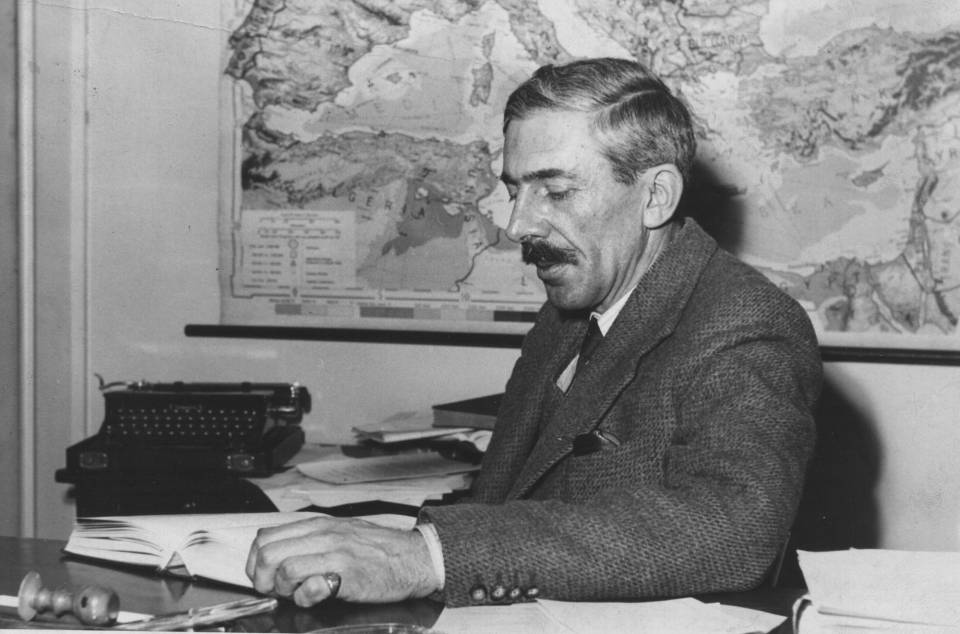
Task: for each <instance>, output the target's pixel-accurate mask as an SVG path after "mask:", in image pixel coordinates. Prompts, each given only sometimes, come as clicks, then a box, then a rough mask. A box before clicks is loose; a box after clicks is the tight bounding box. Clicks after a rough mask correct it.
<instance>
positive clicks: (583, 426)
mask: <svg viewBox="0 0 960 634" xmlns="http://www.w3.org/2000/svg"><path fill="white" fill-rule="evenodd" d="M715 250H716V242H714V241H713V239H712V238H710V237H709V236H707V235H706V234H705V233H704V232H703V230H702V229H700V227H699V226H698V225H696V223H694V222H693V221H692V220H689V219H688V220H686V222H685V224H684V225H683V226H682V227H681V228H680V229H679V230H678V232H677V235H676V238H675V240H674V242H673V243H672V244H671V245H670V247H669V248H668V249H667V251H666V252H665V253H663V254H662V255H661V257H660V258H658V259H657V262H655V263H654V266H653V267H651V269H650V270H649V271H648V272H647V274H646V275H645V276H644V277H643V279H641V281H640V284H638V285H637V288H636V290H635V291H634V293H633V295H632V296H631V298H630V299H629V300H628V301H627V303H626V304H625V305H624V307H623V309H622V311H621V312H620V315H619V316H618V317H617V319H616V321H615V322H614V324H613V326H612V327H611V329H610V331H609V332H608V333H607V335H606V337H604V341H603V343H602V344H601V346H600V347H599V348H598V349H597V351H596V353H595V354H594V356H593V358H592V360H591V362H590V364H589V365H588V366H587V367H586V368H583V369H582V370H581V371H579V372H578V373H577V376H576V377H575V378H574V380H573V383H572V384H571V385H570V388H569V389H568V391H567V394H566V395H565V396H564V397H563V402H562V403H561V404H560V405H559V407H558V408H557V409H556V411H555V413H554V416H553V420H552V421H550V422H549V424H548V425H547V426H546V427H544V428H543V430H542V432H541V434H540V438H539V439H538V440H537V442H536V445H535V446H534V449H533V451H532V452H531V453H530V455H529V457H528V458H527V460H526V463H525V464H524V466H523V468H522V470H521V471H520V474H519V476H518V478H517V479H516V481H515V483H514V485H513V487H512V488H511V490H510V493H509V494H508V499H517V498H520V497H523V496H524V495H526V494H527V493H528V492H529V491H530V489H531V488H532V487H533V486H534V485H535V484H536V483H537V482H538V481H539V480H540V478H542V477H543V476H544V474H546V473H547V471H548V470H549V469H550V468H551V467H553V465H555V464H556V463H557V462H558V461H559V460H560V459H562V458H563V457H565V456H566V455H567V454H569V453H570V452H571V451H572V443H573V438H574V437H575V436H577V435H579V434H584V433H588V432H590V431H591V430H593V429H595V428H596V427H597V426H598V425H599V423H600V420H601V419H602V418H603V415H604V414H605V413H606V412H607V411H608V410H609V409H610V407H611V406H612V405H613V404H614V402H615V401H616V400H617V398H618V397H619V396H620V394H621V393H622V392H623V390H624V389H626V387H627V386H628V385H629V384H630V383H631V382H632V381H633V380H634V379H635V377H636V374H637V370H638V367H639V364H640V361H641V359H643V357H645V356H646V355H647V354H648V353H649V352H650V351H651V350H652V349H653V348H654V347H655V346H656V345H657V344H658V343H659V342H660V341H662V340H663V339H664V338H665V337H668V336H669V335H670V334H671V333H672V332H673V330H674V328H675V327H676V324H677V321H678V320H679V318H680V315H681V313H682V311H683V309H684V308H685V306H686V304H687V300H688V299H689V296H690V294H691V293H692V292H693V289H694V288H695V286H696V283H697V280H698V279H699V277H700V274H701V273H702V271H703V268H704V267H705V266H706V263H707V261H708V260H709V258H710V257H711V256H712V255H713V253H714V251H715ZM586 329H587V322H586V320H585V319H578V320H575V321H573V323H571V324H566V328H565V330H564V332H563V334H562V335H561V337H560V342H559V343H560V345H558V346H557V348H558V349H559V350H561V351H562V352H561V354H560V355H557V354H555V355H554V356H553V358H552V363H551V364H548V365H549V367H550V370H551V374H548V375H546V376H547V378H548V385H547V386H546V387H548V388H552V387H553V385H552V383H553V381H554V380H555V378H556V375H557V374H558V373H559V372H560V371H561V370H562V369H563V368H562V367H560V364H561V363H563V359H567V360H569V359H570V358H571V357H572V356H573V355H574V354H575V350H576V349H577V348H578V347H579V345H580V341H582V339H583V336H584V334H585V333H586ZM564 355H566V356H564ZM555 366H556V367H555ZM542 370H546V368H542ZM541 380H542V379H541ZM541 394H542V393H541ZM542 402H543V399H542V398H541V399H538V406H537V407H536V416H537V417H539V416H540V415H541V413H542Z"/></svg>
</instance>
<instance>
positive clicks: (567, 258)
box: [520, 240, 577, 266]
mask: <svg viewBox="0 0 960 634" xmlns="http://www.w3.org/2000/svg"><path fill="white" fill-rule="evenodd" d="M520 249H521V253H522V255H523V262H524V263H525V264H534V265H536V266H553V265H554V264H576V263H577V254H576V251H574V250H573V249H564V248H562V247H556V246H553V245H552V244H550V243H549V242H547V241H546V240H525V241H524V242H521V243H520Z"/></svg>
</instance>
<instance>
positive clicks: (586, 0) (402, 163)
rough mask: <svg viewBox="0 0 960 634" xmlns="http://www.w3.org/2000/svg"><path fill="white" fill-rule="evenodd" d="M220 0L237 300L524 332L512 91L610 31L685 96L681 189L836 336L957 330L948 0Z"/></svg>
mask: <svg viewBox="0 0 960 634" xmlns="http://www.w3.org/2000/svg"><path fill="white" fill-rule="evenodd" d="M224 3H225V4H224V16H225V17H224V19H225V21H226V22H227V25H226V26H227V29H228V31H229V40H228V42H227V45H226V47H225V62H224V73H223V82H224V94H225V95H226V97H225V99H224V104H225V106H224V122H225V124H224V125H225V130H226V134H225V135H224V138H225V139H226V142H225V143H224V149H223V156H224V164H225V165H226V166H228V169H227V170H225V171H226V172H228V173H229V175H230V177H229V178H227V179H225V181H226V182H225V183H224V187H223V190H224V195H223V199H224V201H225V202H224V205H223V208H222V212H221V213H222V222H221V226H222V227H223V228H224V229H223V231H222V233H221V258H222V262H223V266H222V267H221V268H222V270H223V276H222V282H221V287H222V302H221V303H222V313H223V320H224V321H225V322H228V323H261V324H262V323H269V324H308V325H325V324H332V325H357V324H358V322H362V324H365V325H369V326H370V327H396V325H395V324H396V323H397V322H398V321H399V322H408V323H410V324H424V323H427V324H429V327H431V328H440V329H444V328H446V329H451V330H464V329H467V330H469V329H471V328H474V329H478V330H497V329H501V330H504V329H505V330H506V331H516V332H522V331H523V329H525V328H526V327H529V323H530V320H531V319H532V318H533V316H534V315H535V313H536V310H537V309H538V307H539V305H540V304H541V303H542V301H543V299H544V295H543V292H542V288H541V286H540V283H539V281H538V280H537V279H536V276H535V273H534V272H533V271H532V270H529V267H524V266H523V265H522V263H521V262H520V257H519V249H518V248H517V245H516V244H514V243H512V242H510V241H509V240H507V239H506V236H505V235H504V232H503V227H504V225H505V224H506V220H507V218H508V217H509V206H508V202H507V200H506V193H505V191H504V190H503V187H502V186H501V185H499V180H498V176H499V171H500V164H499V161H500V151H501V146H502V137H501V129H500V126H501V113H502V108H503V104H504V102H505V100H506V97H507V95H508V94H509V93H510V91H511V90H512V89H513V88H514V87H515V86H516V85H517V84H518V83H519V82H521V81H522V80H523V79H525V78H526V77H528V76H529V75H530V73H531V72H532V71H533V70H534V69H535V68H536V67H538V66H540V65H542V64H547V63H562V62H564V61H568V60H571V59H574V58H576V57H583V56H595V55H611V56H619V57H624V56H626V57H633V58H635V59H638V60H640V61H642V62H644V63H646V64H648V65H649V66H650V67H652V68H653V69H654V70H655V71H657V72H658V73H660V74H661V75H662V76H663V77H664V78H665V80H666V81H667V83H668V84H670V85H671V87H673V88H674V89H675V90H676V91H677V92H678V93H679V94H680V95H682V97H683V98H684V99H685V100H686V101H687V102H688V103H689V104H690V105H691V108H692V110H693V111H694V113H695V115H696V119H697V131H698V143H699V153H698V156H699V162H698V166H697V170H696V174H695V179H694V182H693V184H692V186H691V188H690V191H689V193H688V196H687V197H686V201H685V202H686V205H685V208H686V210H687V211H688V212H689V213H690V214H691V215H694V216H695V217H696V218H697V219H698V221H699V222H701V223H702V224H703V225H704V226H705V227H706V228H707V229H708V231H710V232H711V233H712V234H713V235H714V236H715V237H716V238H717V239H718V240H719V241H720V243H721V245H723V246H724V247H725V248H727V249H729V250H731V251H733V252H734V253H736V254H737V255H739V256H740V257H741V258H742V259H744V260H745V261H747V262H749V263H751V264H753V265H754V266H756V267H757V268H758V269H760V270H761V271H763V272H764V273H765V274H766V275H767V276H768V277H770V278H771V279H772V280H774V281H775V282H776V283H778V284H779V285H780V286H781V287H782V288H784V290H786V291H787V292H788V293H790V294H791V295H792V296H793V297H795V298H796V299H797V300H798V301H799V302H800V303H801V304H802V305H803V306H804V307H805V308H806V309H807V311H808V313H809V315H810V317H811V320H812V321H813V322H814V325H815V326H816V327H817V329H818V332H819V333H820V335H821V339H822V340H823V341H825V342H830V343H833V342H835V343H843V344H865V345H889V346H916V345H920V344H921V343H922V344H923V345H936V346H948V347H958V348H960V334H958V332H957V321H958V319H960V12H958V11H956V9H955V8H953V7H952V3H951V2H948V1H946V0H945V1H943V2H941V3H928V4H927V5H924V7H925V9H924V11H923V12H920V13H923V15H918V12H917V11H916V9H913V8H911V6H912V5H907V4H904V3H902V2H900V1H899V0H877V1H875V2H870V3H866V4H862V5H861V7H860V9H859V10H858V8H857V7H856V6H853V5H856V4H857V3H852V6H850V7H849V8H848V13H843V9H839V8H837V7H835V6H833V5H835V4H836V3H828V2H805V3H796V2H793V3H791V2H787V0H726V1H723V0H719V1H718V0H699V1H695V0H540V1H539V2H536V1H521V0H496V1H495V0H489V1H487V2H481V1H479V0H397V1H388V0H255V1H253V2H249V1H248V2H241V1H239V0H224ZM848 4H850V3H848ZM796 5H802V6H799V7H798V6H796ZM865 7H868V8H869V10H868V11H867V10H863V9H864V8H865ZM938 11H939V12H938Z"/></svg>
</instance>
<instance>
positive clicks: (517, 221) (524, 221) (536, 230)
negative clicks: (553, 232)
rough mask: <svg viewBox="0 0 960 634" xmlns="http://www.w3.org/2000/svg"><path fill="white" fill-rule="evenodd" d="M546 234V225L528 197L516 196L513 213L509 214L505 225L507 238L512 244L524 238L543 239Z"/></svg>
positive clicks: (547, 231)
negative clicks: (508, 219)
mask: <svg viewBox="0 0 960 634" xmlns="http://www.w3.org/2000/svg"><path fill="white" fill-rule="evenodd" d="M547 233H549V229H548V228H547V224H546V223H545V222H544V220H543V216H542V215H541V213H540V210H539V209H537V207H536V205H534V204H533V202H532V201H531V200H530V196H529V195H526V194H517V198H516V199H515V200H514V201H513V211H511V212H510V222H509V223H507V237H508V238H510V239H511V240H513V241H514V242H520V240H521V239H523V238H525V237H535V238H545V237H547Z"/></svg>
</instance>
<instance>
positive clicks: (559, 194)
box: [547, 189, 573, 201]
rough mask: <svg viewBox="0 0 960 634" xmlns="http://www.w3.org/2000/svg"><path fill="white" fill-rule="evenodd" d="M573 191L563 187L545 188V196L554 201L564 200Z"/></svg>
mask: <svg viewBox="0 0 960 634" xmlns="http://www.w3.org/2000/svg"><path fill="white" fill-rule="evenodd" d="M572 193H573V190H572V189H563V190H560V191H550V190H547V198H549V199H550V200H554V201H561V200H566V199H567V198H569V197H570V194H572Z"/></svg>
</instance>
